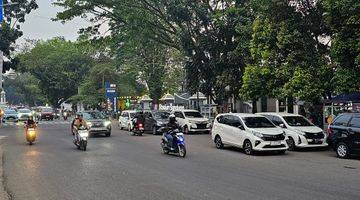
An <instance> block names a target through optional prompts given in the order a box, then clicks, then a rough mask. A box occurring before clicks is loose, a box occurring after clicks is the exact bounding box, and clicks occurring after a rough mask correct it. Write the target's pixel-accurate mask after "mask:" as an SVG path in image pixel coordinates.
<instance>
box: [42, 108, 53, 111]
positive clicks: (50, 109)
mask: <svg viewBox="0 0 360 200" xmlns="http://www.w3.org/2000/svg"><path fill="white" fill-rule="evenodd" d="M42 112H53V109H52V108H43V109H42Z"/></svg>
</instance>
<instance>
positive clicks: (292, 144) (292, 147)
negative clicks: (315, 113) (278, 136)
mask: <svg viewBox="0 0 360 200" xmlns="http://www.w3.org/2000/svg"><path fill="white" fill-rule="evenodd" d="M286 142H287V144H288V146H289V151H295V150H296V145H295V141H294V139H293V138H292V137H289V140H288V141H286Z"/></svg>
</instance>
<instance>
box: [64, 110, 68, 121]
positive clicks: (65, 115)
mask: <svg viewBox="0 0 360 200" xmlns="http://www.w3.org/2000/svg"><path fill="white" fill-rule="evenodd" d="M63 118H64V120H65V121H66V120H67V118H68V113H67V112H64V113H63Z"/></svg>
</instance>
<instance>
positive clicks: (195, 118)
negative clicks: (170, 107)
mask: <svg viewBox="0 0 360 200" xmlns="http://www.w3.org/2000/svg"><path fill="white" fill-rule="evenodd" d="M172 114H174V115H175V117H176V121H177V122H178V123H179V125H180V127H181V128H182V129H183V132H184V133H185V134H188V133H190V132H206V133H209V132H210V130H211V123H210V121H209V119H207V118H205V117H204V116H202V115H201V113H200V112H199V111H197V110H176V111H173V112H172Z"/></svg>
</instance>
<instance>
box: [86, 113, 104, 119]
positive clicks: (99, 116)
mask: <svg viewBox="0 0 360 200" xmlns="http://www.w3.org/2000/svg"><path fill="white" fill-rule="evenodd" d="M83 117H84V119H86V120H92V119H105V118H106V117H105V115H104V114H102V113H101V112H85V113H83Z"/></svg>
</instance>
